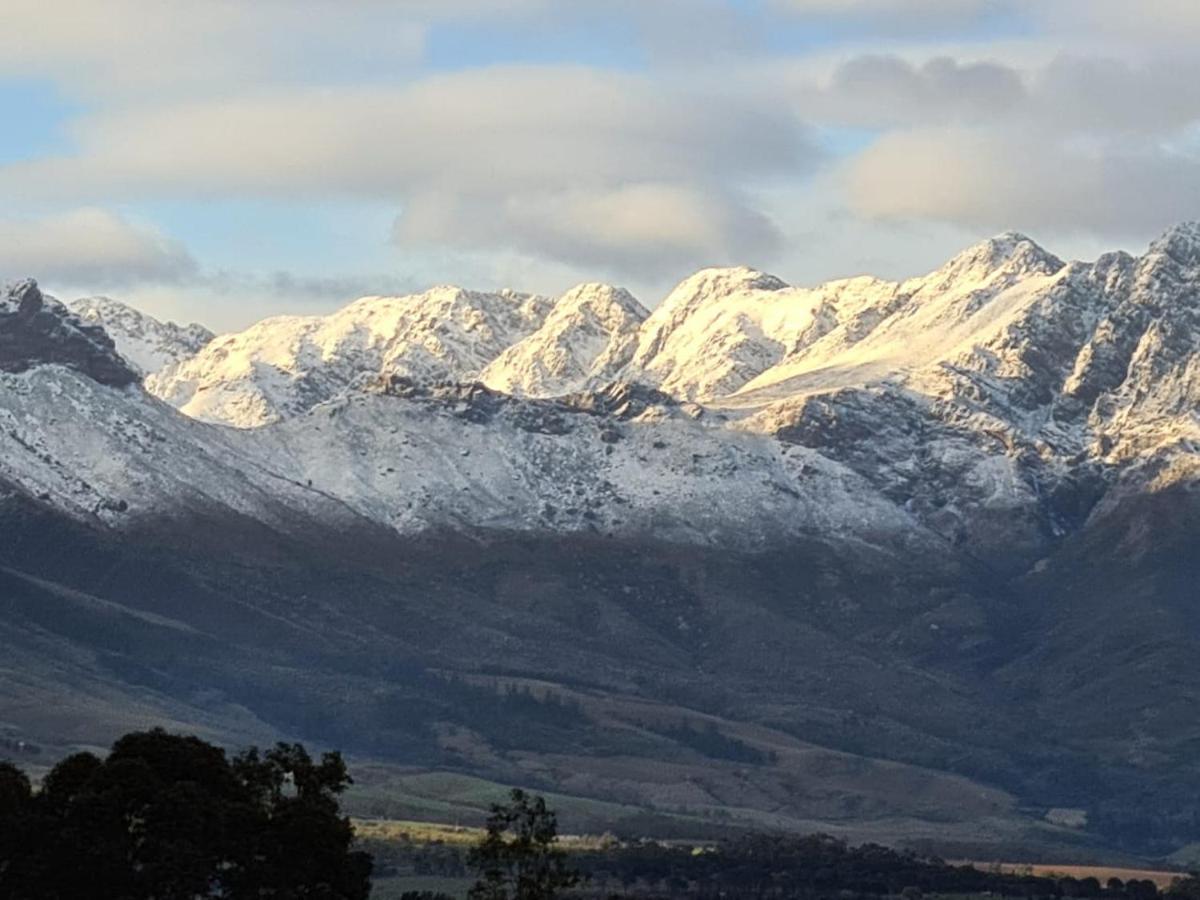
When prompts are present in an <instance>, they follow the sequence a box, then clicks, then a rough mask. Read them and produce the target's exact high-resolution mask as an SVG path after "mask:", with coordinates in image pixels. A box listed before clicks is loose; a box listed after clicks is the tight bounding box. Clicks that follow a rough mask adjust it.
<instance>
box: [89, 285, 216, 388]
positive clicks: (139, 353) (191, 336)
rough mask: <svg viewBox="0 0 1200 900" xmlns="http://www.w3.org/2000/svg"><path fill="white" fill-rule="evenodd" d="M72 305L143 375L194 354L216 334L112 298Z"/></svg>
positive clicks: (198, 326) (97, 298)
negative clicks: (158, 315)
mask: <svg viewBox="0 0 1200 900" xmlns="http://www.w3.org/2000/svg"><path fill="white" fill-rule="evenodd" d="M68 307H69V308H70V309H71V311H72V312H74V313H75V314H76V315H77V316H79V318H80V319H82V320H83V321H84V322H88V323H90V324H94V325H99V326H100V327H101V328H103V329H104V331H105V332H106V333H107V334H108V336H109V337H110V338H112V340H113V342H114V343H115V344H116V347H117V350H118V351H119V352H120V354H121V356H122V357H123V358H124V359H125V360H126V362H129V363H130V364H132V365H133V366H135V367H136V368H137V370H138V371H139V372H140V373H141V374H142V375H148V374H151V373H154V372H157V371H158V370H160V369H163V368H165V367H167V366H169V365H173V364H175V363H178V362H182V361H183V360H185V359H187V358H188V357H190V356H194V355H195V354H197V353H199V352H200V350H201V348H203V347H204V345H205V344H207V343H208V342H209V341H211V340H212V339H213V337H214V335H213V333H212V332H211V331H209V330H208V329H207V328H205V327H204V326H203V325H197V324H196V323H194V322H193V323H192V324H191V325H186V326H180V325H176V324H175V323H174V322H160V321H158V320H157V319H155V318H154V317H153V316H148V315H146V314H145V313H143V312H140V311H138V310H136V309H134V308H133V307H132V306H129V305H128V304H125V303H122V302H120V301H119V300H112V299H110V298H108V297H82V298H80V299H78V300H74V301H72V302H71V303H70V304H68Z"/></svg>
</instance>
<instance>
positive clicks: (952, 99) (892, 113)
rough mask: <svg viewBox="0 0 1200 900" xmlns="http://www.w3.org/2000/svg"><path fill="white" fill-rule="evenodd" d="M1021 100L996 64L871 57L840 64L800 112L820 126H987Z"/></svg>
mask: <svg viewBox="0 0 1200 900" xmlns="http://www.w3.org/2000/svg"><path fill="white" fill-rule="evenodd" d="M1026 100H1027V92H1026V88H1025V85H1024V83H1023V82H1022V78H1021V74H1020V73H1019V72H1018V71H1016V70H1015V69H1013V68H1011V67H1009V66H1005V65H1002V64H999V63H994V62H960V61H958V60H956V59H953V58H951V57H945V56H938V57H934V58H933V59H930V60H927V61H925V62H923V63H914V62H910V61H909V60H906V59H902V58H901V57H899V56H895V55H882V54H879V55H875V54H870V55H862V56H857V57H853V58H851V59H849V60H846V61H845V62H843V63H842V64H840V65H839V66H838V67H837V68H836V69H835V70H834V72H833V74H832V76H831V78H830V80H829V82H828V83H827V84H825V85H823V86H821V87H820V88H818V89H815V90H814V89H812V88H810V89H809V90H808V92H807V96H806V97H804V98H802V99H801V101H800V102H801V104H802V109H803V112H805V113H807V114H808V115H810V116H814V117H817V118H819V119H821V120H823V121H832V122H837V123H839V124H848V125H864V126H869V127H888V126H895V125H912V124H914V123H918V122H924V123H929V122H952V121H977V122H978V121H987V120H990V119H994V118H995V117H996V116H1002V115H1006V114H1008V113H1009V112H1011V111H1012V110H1013V109H1014V108H1016V107H1018V106H1020V105H1021V104H1022V103H1024V102H1025V101H1026Z"/></svg>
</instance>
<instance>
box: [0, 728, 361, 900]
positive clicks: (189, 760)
mask: <svg viewBox="0 0 1200 900" xmlns="http://www.w3.org/2000/svg"><path fill="white" fill-rule="evenodd" d="M350 783H351V779H350V776H349V774H348V773H347V771H346V766H345V763H344V762H343V761H342V758H341V756H340V755H339V754H337V753H326V754H324V755H323V756H322V757H321V759H320V761H314V760H313V759H312V758H311V757H310V756H309V754H308V752H307V751H306V750H305V749H304V748H303V747H302V746H300V745H299V744H278V745H276V746H275V747H274V748H272V749H270V750H267V751H266V752H260V751H259V750H258V749H255V748H251V749H250V750H247V751H245V752H243V753H241V754H238V755H237V756H235V757H234V758H233V759H229V758H228V757H227V756H226V754H225V751H224V750H222V749H221V748H219V747H216V746H213V745H212V744H209V743H206V742H205V741H203V740H201V739H199V738H196V737H183V736H178V735H172V734H168V733H167V732H165V731H163V730H161V729H155V730H153V731H146V732H136V733H133V734H128V735H126V736H125V737H123V738H121V739H120V740H118V741H117V742H116V743H115V744H114V745H113V747H112V751H111V752H110V753H109V754H108V756H107V757H106V758H104V759H100V758H99V757H97V756H95V755H93V754H91V753H77V754H75V755H73V756H69V757H67V758H66V759H64V760H62V761H61V762H59V763H58V765H56V766H55V767H54V768H53V769H52V770H51V771H50V772H49V774H48V775H47V776H46V777H45V778H44V779H43V782H42V786H41V789H40V790H38V791H34V790H33V789H32V788H31V786H30V784H29V780H28V778H26V777H25V776H24V774H23V773H21V772H20V771H19V770H17V769H16V768H15V767H13V766H10V765H7V764H0V896H3V897H6V898H13V900H32V898H35V897H36V898H39V900H59V898H61V900H68V898H71V900H74V898H79V897H112V898H121V900H143V898H145V900H150V898H154V900H176V898H178V900H183V898H188V900H192V898H197V897H229V898H259V897H272V898H278V900H293V898H295V900H299V898H320V900H361V898H366V897H367V896H368V894H369V893H370V873H371V858H370V856H368V855H367V854H365V853H361V852H357V851H354V850H352V849H351V844H352V841H353V831H352V829H351V826H350V822H349V820H348V819H347V818H345V817H343V816H342V815H341V813H340V808H339V805H338V795H339V794H341V793H342V791H344V790H345V788H346V787H347V786H348V785H349V784H350Z"/></svg>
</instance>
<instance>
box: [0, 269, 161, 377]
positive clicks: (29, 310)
mask: <svg viewBox="0 0 1200 900" xmlns="http://www.w3.org/2000/svg"><path fill="white" fill-rule="evenodd" d="M40 365H60V366H67V367H68V368H71V369H75V370H77V371H79V372H82V373H83V374H85V375H87V376H88V377H89V378H91V379H93V380H94V381H98V382H99V383H100V384H104V385H110V386H114V387H123V386H125V385H127V384H132V383H133V382H135V381H137V380H138V373H137V372H136V371H134V369H133V368H132V367H131V366H130V365H129V363H127V362H126V361H125V360H124V359H123V358H122V357H121V355H120V354H119V353H118V352H117V350H116V346H115V345H114V344H113V341H112V338H110V337H109V336H108V334H107V333H106V332H105V331H104V329H103V328H102V327H99V326H96V325H88V324H85V323H84V322H83V321H81V320H80V319H79V317H78V316H76V315H75V314H74V313H72V312H71V311H70V310H68V309H67V308H66V307H65V306H63V304H61V303H59V302H58V301H57V300H55V299H53V298H52V297H47V296H46V295H44V294H43V293H42V292H41V290H40V289H39V288H38V286H37V282H36V281H34V280H32V279H27V280H25V281H19V282H16V283H14V284H11V285H8V286H6V287H5V288H4V289H3V293H0V371H4V372H24V371H26V370H27V369H31V368H33V367H34V366H40Z"/></svg>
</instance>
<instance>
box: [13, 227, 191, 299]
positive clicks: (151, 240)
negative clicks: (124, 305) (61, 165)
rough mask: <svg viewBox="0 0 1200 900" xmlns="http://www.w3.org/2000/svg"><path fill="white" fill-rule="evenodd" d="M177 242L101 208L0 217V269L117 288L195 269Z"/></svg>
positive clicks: (166, 279)
mask: <svg viewBox="0 0 1200 900" xmlns="http://www.w3.org/2000/svg"><path fill="white" fill-rule="evenodd" d="M195 268H196V266H195V262H194V261H193V260H192V258H191V256H189V255H188V253H187V251H186V250H185V249H184V247H183V246H182V245H181V244H179V243H178V242H177V241H173V240H171V239H170V238H167V237H165V236H164V235H162V234H161V233H159V232H158V231H156V230H154V229H153V228H150V227H147V226H142V225H137V224H134V223H131V222H128V221H126V220H124V219H122V218H120V217H119V216H116V215H114V214H113V213H110V212H106V211H105V210H101V209H94V208H85V209H76V210H73V211H70V212H65V213H60V214H56V215H52V216H47V217H44V218H39V219H2V220H0V273H3V274H4V276H5V277H24V276H31V277H35V278H39V279H43V280H45V281H47V282H49V283H52V284H53V283H66V284H89V285H95V286H97V287H108V286H122V285H128V284H132V283H136V282H141V281H160V282H173V281H178V280H179V279H182V278H185V277H189V276H191V275H192V274H194V272H195Z"/></svg>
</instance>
